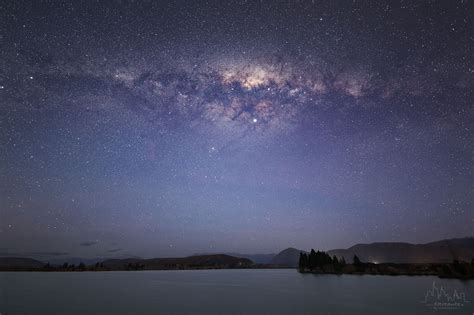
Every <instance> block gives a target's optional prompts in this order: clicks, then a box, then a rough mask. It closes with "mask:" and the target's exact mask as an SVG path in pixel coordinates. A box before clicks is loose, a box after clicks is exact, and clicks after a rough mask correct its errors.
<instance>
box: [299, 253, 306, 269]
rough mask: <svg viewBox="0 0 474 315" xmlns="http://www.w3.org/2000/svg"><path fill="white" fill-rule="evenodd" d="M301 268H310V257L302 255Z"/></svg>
mask: <svg viewBox="0 0 474 315" xmlns="http://www.w3.org/2000/svg"><path fill="white" fill-rule="evenodd" d="M299 267H300V269H304V268H308V255H306V253H303V252H301V253H300V260H299Z"/></svg>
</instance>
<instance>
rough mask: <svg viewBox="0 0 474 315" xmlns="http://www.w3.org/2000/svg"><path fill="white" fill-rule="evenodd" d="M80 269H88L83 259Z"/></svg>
mask: <svg viewBox="0 0 474 315" xmlns="http://www.w3.org/2000/svg"><path fill="white" fill-rule="evenodd" d="M79 269H80V270H86V265H85V264H84V263H83V262H82V261H81V263H80V264H79Z"/></svg>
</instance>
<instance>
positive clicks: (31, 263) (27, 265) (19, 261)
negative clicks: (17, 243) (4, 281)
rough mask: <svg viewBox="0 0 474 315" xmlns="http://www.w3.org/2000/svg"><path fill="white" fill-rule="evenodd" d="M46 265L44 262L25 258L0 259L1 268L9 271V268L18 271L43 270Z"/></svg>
mask: <svg viewBox="0 0 474 315" xmlns="http://www.w3.org/2000/svg"><path fill="white" fill-rule="evenodd" d="M44 265H45V264H44V263H43V262H42V261H39V260H36V259H32V258H23V257H0V268H1V269H2V270H7V269H9V268H15V269H18V270H22V269H25V270H28V269H35V268H41V267H43V266H44Z"/></svg>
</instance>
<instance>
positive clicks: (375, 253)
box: [328, 237, 474, 263]
mask: <svg viewBox="0 0 474 315" xmlns="http://www.w3.org/2000/svg"><path fill="white" fill-rule="evenodd" d="M328 254H330V255H331V256H332V255H336V256H338V257H344V259H345V260H346V261H348V262H351V261H352V258H353V257H354V255H357V256H358V257H359V258H360V260H361V261H363V262H375V263H387V262H390V263H448V262H452V261H453V260H454V259H457V260H460V261H471V259H473V258H474V237H466V238H455V239H445V240H440V241H436V242H431V243H426V244H411V243H391V242H383V243H371V244H356V245H354V246H352V247H350V248H348V249H334V250H330V251H328Z"/></svg>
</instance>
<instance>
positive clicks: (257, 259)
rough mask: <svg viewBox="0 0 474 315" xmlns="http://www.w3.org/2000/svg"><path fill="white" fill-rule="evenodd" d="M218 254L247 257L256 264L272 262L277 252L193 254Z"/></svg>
mask: <svg viewBox="0 0 474 315" xmlns="http://www.w3.org/2000/svg"><path fill="white" fill-rule="evenodd" d="M216 254H224V255H229V256H233V257H238V258H247V259H250V260H251V261H253V262H254V263H256V264H270V263H271V261H272V259H273V257H275V256H276V255H277V254H273V253H272V254H241V253H233V252H230V253H200V254H193V255H192V256H200V255H216Z"/></svg>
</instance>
